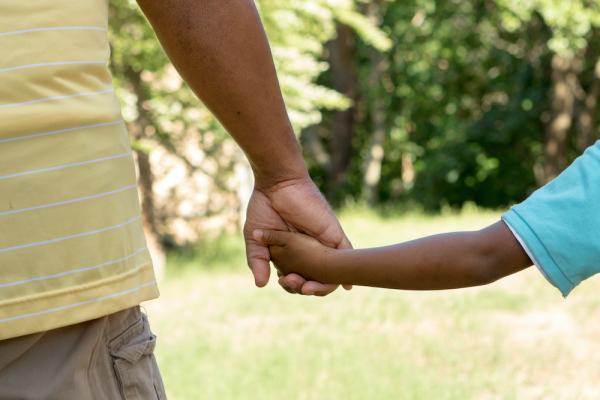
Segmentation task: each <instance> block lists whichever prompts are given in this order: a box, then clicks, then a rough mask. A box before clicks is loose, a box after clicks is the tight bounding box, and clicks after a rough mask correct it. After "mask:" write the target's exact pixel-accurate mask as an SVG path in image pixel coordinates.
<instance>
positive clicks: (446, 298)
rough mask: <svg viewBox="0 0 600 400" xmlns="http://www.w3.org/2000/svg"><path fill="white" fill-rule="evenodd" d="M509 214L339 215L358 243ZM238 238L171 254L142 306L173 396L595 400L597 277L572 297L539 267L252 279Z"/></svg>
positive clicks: (599, 354)
mask: <svg viewBox="0 0 600 400" xmlns="http://www.w3.org/2000/svg"><path fill="white" fill-rule="evenodd" d="M498 215H499V214H498V213H493V212H479V211H475V210H466V211H464V212H462V213H459V214H456V213H444V214H443V215H441V216H437V217H432V216H425V215H420V214H408V215H404V216H396V217H389V216H387V217H385V216H381V215H378V214H376V213H372V212H369V211H365V210H352V211H348V212H345V213H342V216H341V219H342V222H343V225H344V227H345V228H346V230H347V232H348V234H349V236H350V237H351V239H352V240H353V242H354V244H355V246H357V247H363V246H372V245H383V244H389V243H394V242H397V241H402V240H407V239H411V238H415V237H419V236H423V235H426V234H433V233H438V232H443V231H449V230H466V229H478V228H481V227H483V226H485V225H487V224H489V223H491V222H493V221H495V220H497V218H498ZM240 246H241V239H239V238H235V237H233V238H231V237H229V238H222V239H220V242H218V243H217V244H216V245H215V246H214V248H216V249H218V251H214V249H213V247H212V246H209V247H206V246H205V247H204V248H203V249H202V248H201V249H200V250H204V252H203V253H200V254H195V255H194V253H189V254H187V255H179V256H176V257H173V258H171V260H170V263H171V265H170V268H171V270H172V271H175V272H172V273H170V274H169V275H168V277H167V279H166V281H165V282H163V284H162V297H161V298H160V299H159V300H157V301H154V302H150V303H147V304H146V305H145V307H146V309H147V310H148V313H149V315H150V318H151V321H152V324H153V329H154V331H155V332H156V333H157V335H158V336H159V345H158V348H157V358H158V361H159V365H160V366H161V370H162V374H163V378H164V381H165V385H166V387H167V391H168V394H169V398H170V399H176V400H177V399H179V400H188V399H215V400H217V399H218V400H236V399H249V400H250V399H252V400H255V399H259V400H263V399H264V400H270V399H273V400H274V399H277V400H280V399H289V400H321V399H323V400H325V399H344V400H346V399H348V400H353V399H356V400H364V399H436V400H445V399H447V400H450V399H460V400H467V399H482V400H483V399H565V400H566V399H569V400H570V399H597V398H598V393H600V344H599V343H597V342H598V341H597V338H598V334H599V333H600V323H599V322H598V321H600V319H599V318H598V317H600V297H598V295H597V293H598V290H599V289H600V281H598V280H596V282H594V280H592V281H590V282H586V283H585V284H583V285H582V287H580V288H578V289H577V290H576V291H575V292H574V293H573V294H572V295H571V297H569V300H567V301H564V300H563V299H562V298H561V296H560V294H559V293H558V291H557V290H556V289H554V288H552V287H551V286H549V285H548V284H547V283H546V282H545V281H544V279H543V278H542V277H541V275H540V274H539V273H538V272H537V271H536V270H534V269H533V268H530V269H529V270H527V271H525V272H523V273H521V274H518V275H517V276H513V277H509V278H506V279H504V280H502V281H500V282H497V283H495V284H493V285H490V286H488V287H485V288H474V289H467V290H459V291H446V292H430V293H425V292H401V291H390V290H376V289H368V288H358V287H357V288H354V289H353V290H352V291H350V292H344V291H338V292H336V293H334V294H333V295H331V296H329V297H327V298H306V297H301V296H291V295H288V294H287V293H285V292H283V291H281V290H279V289H278V288H277V287H276V286H275V285H274V284H272V285H270V286H269V287H268V288H265V289H256V288H254V287H253V286H252V280H251V279H250V275H249V272H248V271H247V269H246V267H245V265H246V264H245V260H244V256H243V248H242V247H240Z"/></svg>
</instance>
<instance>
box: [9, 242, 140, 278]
mask: <svg viewBox="0 0 600 400" xmlns="http://www.w3.org/2000/svg"><path fill="white" fill-rule="evenodd" d="M146 250H147V247H146V246H144V247H141V248H139V249H137V250H136V251H134V252H133V253H131V254H128V255H126V256H125V257H121V258H118V259H115V260H110V261H105V262H103V263H100V264H96V265H91V266H87V267H80V268H74V269H71V270H68V271H64V272H58V273H56V274H51V275H43V276H36V277H34V278H30V279H23V280H20V281H14V282H5V283H0V288H5V287H13V286H19V285H24V284H26V283H31V282H37V281H47V280H49V279H55V278H61V277H63V276H68V275H72V274H76V273H78V272H86V271H92V270H95V269H100V268H103V267H107V266H109V265H114V264H117V263H120V262H123V261H127V260H129V259H130V258H133V257H135V256H137V255H138V254H140V253H142V252H144V251H146ZM143 265H145V264H142V265H139V266H137V267H135V268H133V269H131V270H128V272H133V271H137V270H138V269H140V268H141V267H142V266H143Z"/></svg>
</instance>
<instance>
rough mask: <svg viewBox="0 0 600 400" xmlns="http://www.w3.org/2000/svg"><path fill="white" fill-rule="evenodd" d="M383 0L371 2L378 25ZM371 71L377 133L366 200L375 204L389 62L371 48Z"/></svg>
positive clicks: (373, 121) (366, 169) (366, 171)
mask: <svg viewBox="0 0 600 400" xmlns="http://www.w3.org/2000/svg"><path fill="white" fill-rule="evenodd" d="M380 7H381V1H380V0H375V1H372V2H370V3H369V4H368V5H367V15H368V16H369V18H370V19H371V20H372V22H373V23H374V24H375V25H376V26H379V25H380V19H381V16H380V13H381V10H380ZM369 52H370V57H369V58H370V60H371V65H370V68H371V73H370V74H369V81H368V82H369V88H370V91H371V93H370V96H369V97H370V99H371V101H370V110H369V113H370V115H371V128H372V130H373V135H372V136H371V140H370V142H369V145H368V150H367V157H366V159H365V164H364V167H363V171H364V175H363V199H364V200H366V201H367V202H368V203H369V204H370V205H374V204H375V203H376V202H377V200H378V199H379V196H378V187H379V182H380V181H381V166H382V164H383V156H384V144H385V137H386V131H387V126H386V114H387V112H388V110H386V102H385V94H384V91H383V90H382V80H383V78H384V74H385V73H386V71H387V67H388V66H387V62H386V60H385V58H384V57H383V55H382V54H381V53H380V52H379V51H377V50H376V49H369Z"/></svg>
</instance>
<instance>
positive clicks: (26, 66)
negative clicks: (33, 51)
mask: <svg viewBox="0 0 600 400" xmlns="http://www.w3.org/2000/svg"><path fill="white" fill-rule="evenodd" d="M107 64H108V61H106V60H99V61H98V60H93V61H89V60H83V61H53V62H45V63H36V64H24V65H15V66H13V67H4V68H0V74H1V73H3V72H13V71H19V70H22V69H30V68H41V67H53V66H58V65H107Z"/></svg>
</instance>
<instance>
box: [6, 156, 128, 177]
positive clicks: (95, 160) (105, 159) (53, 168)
mask: <svg viewBox="0 0 600 400" xmlns="http://www.w3.org/2000/svg"><path fill="white" fill-rule="evenodd" d="M131 155H132V153H131V152H130V151H128V152H127V153H121V154H116V155H114V156H107V157H100V158H95V159H93V160H86V161H79V162H73V163H68V164H62V165H57V166H55V167H48V168H40V169H32V170H29V171H24V172H17V173H15V174H10V175H4V176H0V181H3V180H6V179H10V178H17V177H20V176H27V175H33V174H38V173H41V172H50V171H57V170H60V169H65V168H72V167H80V166H82V165H88V164H93V163H97V162H101V161H108V160H115V159H118V158H125V157H131Z"/></svg>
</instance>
